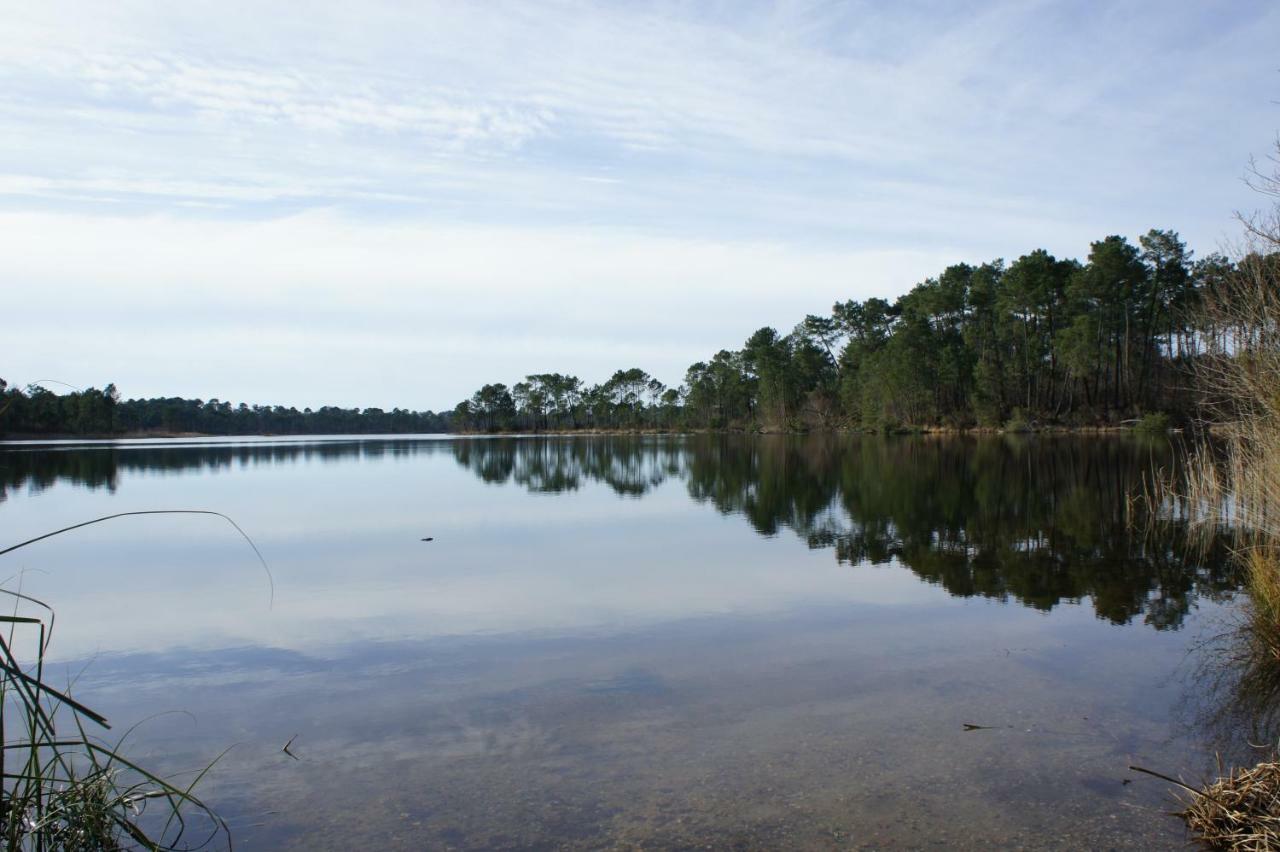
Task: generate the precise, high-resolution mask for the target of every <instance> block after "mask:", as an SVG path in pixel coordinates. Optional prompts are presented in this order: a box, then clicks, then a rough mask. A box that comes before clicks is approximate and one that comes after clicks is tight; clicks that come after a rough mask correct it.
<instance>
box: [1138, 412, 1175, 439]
mask: <svg viewBox="0 0 1280 852" xmlns="http://www.w3.org/2000/svg"><path fill="white" fill-rule="evenodd" d="M1133 428H1134V429H1135V430H1136V431H1138V432H1142V433H1145V434H1147V435H1163V434H1165V433H1166V432H1168V431H1169V415H1167V414H1165V413H1164V412H1163V411H1155V412H1152V413H1150V414H1144V415H1142V419H1141V420H1139V421H1138V423H1137V425H1135V426H1134V427H1133Z"/></svg>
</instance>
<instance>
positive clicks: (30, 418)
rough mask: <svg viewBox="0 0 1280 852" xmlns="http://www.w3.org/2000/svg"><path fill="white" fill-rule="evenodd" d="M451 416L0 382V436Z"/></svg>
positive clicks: (240, 430)
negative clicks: (127, 395) (125, 396)
mask: <svg viewBox="0 0 1280 852" xmlns="http://www.w3.org/2000/svg"><path fill="white" fill-rule="evenodd" d="M450 426H451V423H450V416H449V415H446V414H435V413H433V412H430V411H422V412H419V411H408V410H406V409H403V408H396V409H393V410H391V411H383V410H382V409H380V408H365V409H358V408H337V407H335V406H324V407H322V408H320V409H317V410H315V411H313V410H311V409H310V408H306V409H303V410H302V411H299V410H298V409H296V408H293V407H289V408H286V407H285V406H282V405H276V406H270V405H254V406H249V405H246V404H245V403H240V404H239V405H238V406H233V405H232V404H231V403H229V402H222V401H221V400H217V399H211V400H208V401H204V400H199V399H181V398H178V397H170V398H157V399H130V400H123V401H122V400H121V399H120V394H119V392H117V390H116V387H115V385H107V386H106V387H105V388H103V389H102V390H97V389H95V388H88V389H86V390H75V391H73V392H71V393H66V394H55V393H53V392H52V391H50V390H48V389H47V388H44V387H42V386H40V385H30V386H28V387H26V388H25V389H19V388H13V387H9V385H8V384H7V383H6V382H5V381H4V380H3V379H0V436H2V435H118V434H121V433H132V432H143V433H145V432H163V433H204V434H209V435H323V434H330V435H332V434H406V433H423V432H447V431H449V429H450Z"/></svg>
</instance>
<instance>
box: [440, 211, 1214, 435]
mask: <svg viewBox="0 0 1280 852" xmlns="http://www.w3.org/2000/svg"><path fill="white" fill-rule="evenodd" d="M1232 274H1233V267H1232V264H1231V263H1230V262H1229V261H1227V260H1226V259H1225V258H1223V257H1221V256H1220V255H1210V256H1209V257H1208V258H1206V259H1204V260H1202V261H1193V258H1192V253H1191V252H1190V251H1188V250H1187V248H1186V245H1185V244H1184V243H1183V242H1182V241H1181V240H1180V238H1179V237H1178V235H1177V234H1176V233H1175V232H1173V231H1167V230H1152V231H1149V232H1147V233H1146V234H1144V235H1143V236H1142V237H1141V238H1139V240H1138V244H1137V245H1134V244H1133V243H1131V242H1129V240H1127V239H1125V238H1124V237H1121V236H1109V237H1105V238H1104V239H1101V240H1098V241H1096V242H1094V243H1093V244H1092V245H1091V246H1090V250H1089V256H1088V258H1087V259H1086V261H1085V262H1083V263H1082V262H1080V261H1077V260H1070V259H1067V260H1063V259H1059V258H1056V257H1054V256H1053V255H1051V254H1049V253H1048V252H1047V251H1045V250H1043V249H1036V250H1035V251H1032V252H1029V253H1027V254H1025V255H1023V256H1022V257H1019V258H1017V259H1016V260H1014V261H1013V262H1012V263H1010V264H1007V265H1006V264H1005V262H1004V261H1003V260H994V261H991V262H989V263H984V264H981V265H978V266H971V265H969V264H964V263H961V264H956V265H954V266H950V267H948V268H946V269H944V270H943V271H942V273H941V274H940V275H938V276H937V277H936V278H929V279H927V280H925V281H923V282H921V283H920V284H918V285H917V286H915V287H913V288H912V289H911V290H910V291H909V292H907V293H905V294H904V295H902V296H901V297H900V298H898V299H897V300H896V301H894V302H893V303H890V302H888V301H886V300H884V299H880V298H872V299H867V300H866V301H863V302H859V301H857V300H848V301H843V302H837V303H836V304H834V305H832V308H831V313H830V314H829V315H827V316H819V315H815V314H810V315H809V316H806V317H805V318H804V320H802V321H801V322H800V323H799V324H798V325H796V327H795V328H794V329H793V330H792V331H791V333H790V334H785V335H784V334H781V333H779V332H778V331H777V330H776V329H774V328H771V327H765V328H761V329H759V330H758V331H756V332H755V333H754V334H752V335H751V336H750V337H749V338H748V339H747V340H746V341H745V342H744V343H743V345H742V348H741V349H738V350H736V351H733V350H722V351H720V352H719V353H717V354H716V355H715V357H714V358H712V359H711V360H710V361H699V362H697V363H696V364H693V365H692V366H690V367H689V369H688V371H687V372H686V373H685V376H684V382H683V384H682V385H681V386H680V388H679V389H678V390H676V392H675V393H674V394H667V393H666V391H665V390H664V391H663V392H662V393H660V394H659V393H651V394H648V395H646V394H645V393H643V392H642V388H643V386H644V383H645V382H646V381H649V382H653V381H654V380H652V379H650V378H648V376H647V374H645V373H644V372H643V371H640V370H634V369H633V370H628V371H619V372H618V373H615V374H614V376H613V377H612V378H611V379H609V381H607V382H605V383H604V384H602V385H598V386H593V387H590V388H587V389H585V390H583V391H582V392H581V402H580V403H579V404H578V406H577V407H573V406H572V405H571V411H570V413H567V414H563V415H561V416H559V417H558V418H547V417H546V416H545V415H544V414H543V410H542V408H541V405H542V403H541V399H542V397H539V396H538V395H537V394H536V393H534V391H533V388H532V386H531V387H530V390H529V391H528V392H527V393H517V394H516V396H515V406H516V409H517V413H516V416H515V428H518V429H539V428H544V427H546V426H548V425H555V424H556V423H559V424H562V425H565V424H572V426H593V427H604V428H677V427H684V428H712V429H730V428H742V429H765V430H804V429H810V428H819V429H831V428H839V427H849V428H856V429H863V430H868V431H886V430H887V431H897V430H900V429H920V428H923V427H931V426H947V427H966V426H972V425H982V426H989V427H996V426H1000V425H1002V424H1003V425H1005V426H1006V428H1015V429H1021V428H1027V427H1028V424H1029V423H1031V422H1036V423H1044V424H1061V425H1085V424H1107V423H1110V424H1118V423H1121V422H1123V421H1126V420H1129V419H1132V418H1135V417H1137V416H1138V415H1139V414H1140V412H1143V411H1153V410H1162V411H1169V412H1175V413H1179V412H1187V411H1189V410H1190V408H1191V407H1192V406H1193V405H1194V403H1195V400H1193V399H1191V398H1189V397H1188V396H1187V395H1186V391H1185V388H1186V387H1188V386H1189V384H1190V382H1189V380H1188V378H1189V373H1190V371H1191V370H1192V368H1193V366H1194V364H1195V362H1196V359H1197V358H1198V357H1200V356H1201V355H1202V354H1203V353H1204V351H1205V346H1206V342H1205V339H1206V335H1205V333H1204V329H1202V328H1200V327H1198V325H1197V323H1198V320H1197V316H1198V315H1197V313H1196V308H1197V306H1198V305H1199V304H1200V303H1201V302H1202V301H1203V299H1204V295H1205V293H1206V292H1207V291H1211V290H1212V289H1213V288H1215V287H1218V286H1221V285H1220V282H1222V281H1224V280H1227V279H1229V278H1230V277H1231V276H1232ZM534 378H535V377H532V376H531V377H529V380H530V381H532V380H533V379H534ZM572 381H573V382H575V383H576V382H577V381H578V380H577V379H572ZM516 387H517V388H521V385H517V386H516ZM657 387H658V388H661V387H662V386H661V384H660V383H658V384H657ZM457 422H459V423H465V422H466V419H465V418H464V417H459V418H457ZM572 426H567V428H572ZM471 428H477V427H476V426H475V425H474V424H473V425H472V427H471Z"/></svg>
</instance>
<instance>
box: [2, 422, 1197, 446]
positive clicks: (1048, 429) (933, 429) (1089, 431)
mask: <svg viewBox="0 0 1280 852" xmlns="http://www.w3.org/2000/svg"><path fill="white" fill-rule="evenodd" d="M1140 431H1141V430H1139V429H1135V428H1134V426H1133V425H1132V424H1104V425H1093V426H1061V425H1051V426H1034V427H1026V428H1020V429H1005V428H1001V427H995V426H920V427H903V428H897V429H890V430H887V431H882V430H873V429H853V428H831V429H773V428H758V429H743V428H721V429H710V428H692V429H677V428H671V429H661V428H652V427H647V428H634V429H627V428H615V429H600V428H583V429H535V430H526V431H518V432H513V431H495V432H482V431H476V430H466V431H460V432H404V433H398V432H386V433H361V432H350V433H346V432H344V433H330V432H260V433H254V434H217V433H212V432H171V431H166V430H163V429H154V430H146V431H135V432H119V433H96V434H89V435H75V434H62V433H59V434H43V435H41V434H12V435H0V442H11V441H133V440H139V439H153V438H154V439H173V440H177V439H183V438H228V439H230V438H307V437H315V436H318V435H336V434H340V435H342V436H344V437H345V436H348V435H349V436H351V437H382V436H385V435H390V436H407V435H424V434H425V435H440V436H445V435H456V436H460V437H467V438H477V437H493V438H520V437H575V436H579V437H592V436H596V437H607V436H620V435H880V434H887V435H1033V434H1045V435H1098V434H1108V435H1114V434H1121V433H1139V432H1140ZM1170 431H1171V432H1175V433H1177V432H1181V431H1182V430H1180V429H1173V430H1170ZM1210 431H1212V428H1210Z"/></svg>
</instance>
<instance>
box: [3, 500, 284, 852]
mask: <svg viewBox="0 0 1280 852" xmlns="http://www.w3.org/2000/svg"><path fill="white" fill-rule="evenodd" d="M139 514H143V515H151V514H204V515H217V516H218V517H222V518H224V519H225V520H226V521H227V522H228V523H230V524H231V525H232V526H234V527H235V528H236V530H237V531H238V532H240V534H241V535H242V536H244V537H245V539H246V541H248V542H249V545H250V547H252V548H253V550H254V552H255V553H256V554H257V556H258V558H259V560H262V554H261V553H259V552H258V549H257V547H256V546H255V545H254V544H253V542H252V540H250V539H249V537H248V536H247V535H245V534H244V531H243V530H241V529H240V527H239V526H237V525H236V524H235V522H234V521H232V520H231V519H230V518H228V517H226V516H225V515H221V513H218V512H209V511H205V510H153V511H146V512H126V513H120V514H116V515H109V516H106V517H103V518H95V519H93V520H91V521H86V522H84V523H81V524H75V525H73V526H70V527H66V528H64V529H60V530H55V531H53V532H51V533H46V534H44V535H40V536H36V537H35V538H32V539H28V540H26V541H23V542H19V543H18V544H15V545H12V546H10V547H7V548H3V549H0V556H3V555H5V554H7V553H11V552H13V551H16V550H19V549H21V548H24V547H28V546H30V545H32V544H34V543H36V542H38V541H42V540H44V539H47V538H51V537H53V536H57V535H62V534H64V533H67V532H70V531H71V530H74V529H79V528H80V527H83V526H88V525H90V524H96V523H102V522H104V521H109V520H113V519H115V518H119V517H123V516H126V515H139ZM262 564H263V567H264V569H265V568H266V562H265V560H263V561H262ZM267 576H268V578H270V571H269V570H268V571H267ZM0 595H3V596H4V597H5V599H7V600H10V601H12V603H13V608H12V610H11V611H10V614H5V615H0V732H3V743H2V747H0V779H2V781H3V785H2V787H0V842H2V843H3V846H4V849H5V850H8V852H17V850H24V852H62V850H66V851H67V852H70V850H104V852H106V850H125V849H148V850H193V849H205V848H210V847H212V846H223V845H225V846H226V847H227V848H230V847H231V835H230V832H229V830H228V827H227V824H226V823H225V821H223V820H222V819H221V818H220V817H219V816H218V815H217V814H216V813H215V812H214V811H213V810H212V809H211V808H210V807H209V806H208V805H207V804H205V803H204V802H203V801H201V800H200V799H199V798H198V797H197V796H196V795H195V792H194V791H195V787H196V785H197V784H198V783H199V782H200V781H201V780H202V779H203V778H204V777H205V774H206V773H207V772H208V771H209V770H210V769H211V768H212V767H213V765H214V764H216V763H217V759H215V760H214V761H213V762H211V763H210V764H208V765H207V766H205V767H204V769H202V770H201V771H200V772H198V773H197V774H196V775H195V777H194V779H192V780H191V781H189V782H188V783H185V784H179V783H177V782H176V781H174V780H172V779H166V778H164V777H161V776H160V775H158V774H156V773H155V772H152V771H150V770H148V769H146V768H145V767H143V766H142V765H140V764H139V763H137V762H136V761H134V760H132V759H130V758H129V757H128V756H127V751H126V744H127V741H128V738H129V736H130V734H131V733H132V732H133V729H130V730H129V731H126V732H125V733H124V734H123V735H122V736H120V737H118V738H116V739H115V740H108V739H107V733H108V732H109V731H110V729H111V725H110V723H109V722H108V721H107V719H106V718H105V717H104V716H102V715H101V714H100V713H98V712H96V711H94V710H92V709H90V708H89V707H87V706H85V705H84V704H81V703H80V702H79V701H77V700H75V699H74V698H72V697H71V695H70V694H69V689H65V688H64V689H59V688H57V687H56V686H54V685H53V684H52V683H50V673H49V671H48V668H47V666H46V660H47V657H48V652H49V645H50V642H51V641H52V639H53V632H54V625H55V616H54V611H53V608H52V607H50V606H49V605H48V604H47V603H45V602H44V601H41V600H37V599H36V598H33V597H31V596H29V595H26V594H23V593H22V592H20V591H14V590H11V589H3V588H0ZM224 754H225V752H224ZM220 757H221V755H220V756H219V758H220Z"/></svg>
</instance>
